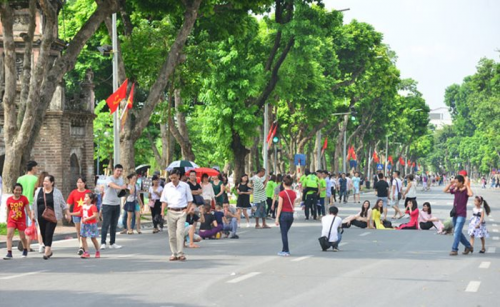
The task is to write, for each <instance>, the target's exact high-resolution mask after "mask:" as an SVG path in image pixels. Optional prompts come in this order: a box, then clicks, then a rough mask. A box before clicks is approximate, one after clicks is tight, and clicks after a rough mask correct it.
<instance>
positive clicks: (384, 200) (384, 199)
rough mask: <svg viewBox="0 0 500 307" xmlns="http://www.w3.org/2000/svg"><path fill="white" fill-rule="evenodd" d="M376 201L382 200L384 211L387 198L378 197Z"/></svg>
mask: <svg viewBox="0 0 500 307" xmlns="http://www.w3.org/2000/svg"><path fill="white" fill-rule="evenodd" d="M378 199H381V200H382V205H383V206H384V209H387V206H388V203H387V197H379V198H378Z"/></svg>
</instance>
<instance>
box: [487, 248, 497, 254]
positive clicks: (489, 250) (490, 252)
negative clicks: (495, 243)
mask: <svg viewBox="0 0 500 307" xmlns="http://www.w3.org/2000/svg"><path fill="white" fill-rule="evenodd" d="M496 251H497V248H496V247H488V250H487V252H488V253H489V254H494V253H495V252H496Z"/></svg>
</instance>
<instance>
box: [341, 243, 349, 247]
mask: <svg viewBox="0 0 500 307" xmlns="http://www.w3.org/2000/svg"><path fill="white" fill-rule="evenodd" d="M347 244H349V242H342V243H340V244H339V246H344V245H347Z"/></svg>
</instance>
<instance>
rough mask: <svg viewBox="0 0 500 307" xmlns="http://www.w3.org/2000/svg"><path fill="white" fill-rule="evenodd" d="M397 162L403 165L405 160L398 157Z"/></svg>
mask: <svg viewBox="0 0 500 307" xmlns="http://www.w3.org/2000/svg"><path fill="white" fill-rule="evenodd" d="M399 164H401V165H403V166H404V165H405V160H403V157H399Z"/></svg>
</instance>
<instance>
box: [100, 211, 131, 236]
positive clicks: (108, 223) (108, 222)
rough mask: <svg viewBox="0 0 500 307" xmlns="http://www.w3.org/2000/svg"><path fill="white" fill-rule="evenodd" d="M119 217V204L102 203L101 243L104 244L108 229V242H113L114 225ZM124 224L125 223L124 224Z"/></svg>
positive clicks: (114, 234)
mask: <svg viewBox="0 0 500 307" xmlns="http://www.w3.org/2000/svg"><path fill="white" fill-rule="evenodd" d="M119 218H120V206H119V205H102V228H101V244H106V238H107V236H108V229H109V237H110V239H109V244H110V245H113V244H115V240H116V225H117V224H118V219H119ZM125 225H126V224H125Z"/></svg>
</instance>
